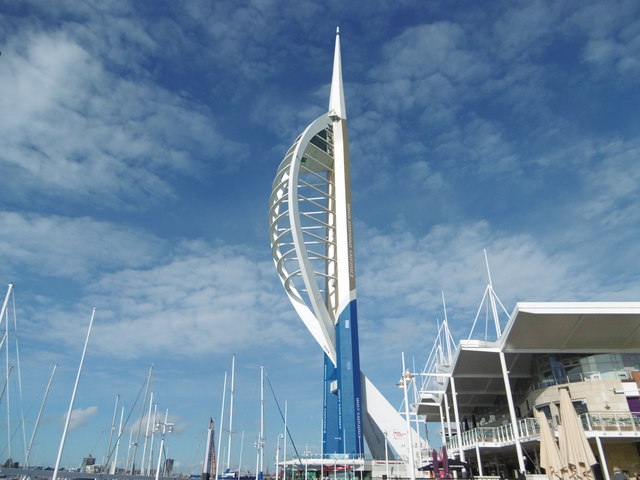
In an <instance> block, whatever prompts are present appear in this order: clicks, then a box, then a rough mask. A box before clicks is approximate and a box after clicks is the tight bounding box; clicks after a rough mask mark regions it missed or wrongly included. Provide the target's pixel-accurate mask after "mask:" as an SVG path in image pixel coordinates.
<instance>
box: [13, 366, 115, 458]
mask: <svg viewBox="0 0 640 480" xmlns="http://www.w3.org/2000/svg"><path fill="white" fill-rule="evenodd" d="M57 368H58V364H57V363H54V364H53V370H52V371H51V376H50V377H49V383H47V388H46V390H45V391H44V398H43V399H42V405H40V411H39V412H38V417H37V418H36V424H35V426H34V427H33V433H32V434H31V440H29V448H27V454H26V455H25V458H24V464H25V465H26V466H27V467H28V466H29V455H30V454H31V447H32V446H33V439H34V438H35V437H36V432H37V431H38V426H39V425H40V419H41V418H42V412H43V410H44V406H45V404H46V403H47V397H48V396H49V389H50V388H51V382H52V381H53V376H54V375H55V373H56V369H57ZM114 421H115V412H114ZM112 432H113V430H112ZM109 449H111V438H109Z"/></svg>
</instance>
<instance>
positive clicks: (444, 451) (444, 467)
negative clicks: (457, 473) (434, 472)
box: [442, 445, 449, 478]
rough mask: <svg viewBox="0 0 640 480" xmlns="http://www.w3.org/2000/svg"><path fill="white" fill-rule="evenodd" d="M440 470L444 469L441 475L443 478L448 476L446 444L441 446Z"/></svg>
mask: <svg viewBox="0 0 640 480" xmlns="http://www.w3.org/2000/svg"><path fill="white" fill-rule="evenodd" d="M442 470H443V471H444V474H443V475H442V476H443V477H444V478H449V455H447V447H446V445H443V446H442Z"/></svg>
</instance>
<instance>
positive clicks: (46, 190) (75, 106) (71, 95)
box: [0, 31, 242, 209]
mask: <svg viewBox="0 0 640 480" xmlns="http://www.w3.org/2000/svg"><path fill="white" fill-rule="evenodd" d="M94 40H97V39H94ZM3 63H4V64H5V68H6V69H7V73H6V74H5V75H2V76H0V89H2V91H3V92H5V95H3V96H2V97H0V108H1V109H2V110H3V111H6V112H11V115H3V116H2V119H0V146H1V147H2V150H3V155H2V158H0V172H1V173H3V174H4V178H11V179H12V181H11V182H9V183H7V184H6V190H5V191H8V192H9V193H10V194H11V195H12V196H13V198H14V199H15V198H21V199H23V201H26V200H27V198H28V197H29V196H33V195H38V197H40V198H42V197H44V198H51V197H54V198H57V199H66V200H71V201H73V202H90V203H94V204H101V205H109V204H110V205H114V206H118V207H120V208H122V207H124V208H128V209H131V208H133V209H136V208H140V207H142V206H146V204H148V203H149V202H150V201H151V200H152V199H153V198H154V197H164V196H170V195H173V194H174V192H173V187H172V186H171V183H170V182H169V181H168V180H169V176H172V175H188V176H193V175H195V174H196V173H197V172H198V171H199V168H200V167H201V165H200V163H199V162H201V161H204V160H205V159H207V160H208V161H211V160H214V159H220V158H221V157H223V156H224V157H225V160H226V161H225V164H224V165H225V169H229V168H233V165H234V162H235V161H237V160H238V159H239V158H240V157H241V156H242V155H241V154H240V151H241V149H240V148H239V147H238V145H235V144H234V143H233V142H230V141H227V140H225V139H224V138H223V137H222V136H221V135H220V134H219V133H218V132H217V127H216V125H215V122H214V121H213V120H212V118H211V113H210V112H208V111H207V110H206V109H203V108H201V107H197V106H196V105H195V104H191V103H190V102H188V101H186V100H184V99H182V98H181V97H180V96H178V95H176V94H174V93H170V92H168V91H166V90H164V89H163V88H161V87H159V86H157V85H154V84H152V83H150V82H148V81H147V80H146V79H145V78H144V77H139V78H137V79H136V77H135V76H134V77H133V78H129V77H127V76H117V75H114V74H113V73H112V72H111V71H110V70H109V69H108V68H106V67H105V65H104V64H103V63H102V62H101V61H100V58H99V57H97V56H95V54H93V53H92V52H91V51H90V50H88V49H86V48H84V46H83V45H81V44H80V43H79V42H78V40H77V39H74V38H73V37H72V36H70V35H69V34H68V33H63V32H60V31H58V32H55V31H54V32H50V33H49V32H48V33H44V32H39V33H32V32H29V31H24V32H21V33H20V34H17V35H16V36H14V37H11V39H10V41H9V43H8V45H7V46H6V47H5V48H4V49H3ZM229 158H232V159H234V161H232V162H229V161H228V159H229ZM29 201H33V199H32V198H29ZM36 201H37V199H36ZM40 201H42V200H40Z"/></svg>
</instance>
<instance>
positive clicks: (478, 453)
mask: <svg viewBox="0 0 640 480" xmlns="http://www.w3.org/2000/svg"><path fill="white" fill-rule="evenodd" d="M476 458H477V459H478V476H480V477H483V476H484V474H483V473H482V459H481V458H480V447H479V446H478V444H477V443H476Z"/></svg>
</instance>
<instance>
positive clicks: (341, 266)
mask: <svg viewBox="0 0 640 480" xmlns="http://www.w3.org/2000/svg"><path fill="white" fill-rule="evenodd" d="M329 117H330V118H331V121H332V122H333V151H334V161H333V175H334V182H333V185H334V189H335V190H334V192H333V201H334V202H335V205H334V208H332V210H333V214H334V215H335V231H333V232H331V231H330V233H332V234H333V235H334V236H335V238H332V239H331V240H332V242H331V243H332V244H333V245H332V247H331V248H335V252H334V255H333V256H334V258H335V262H329V263H328V268H329V270H331V269H333V268H335V270H336V271H335V272H332V271H329V272H327V273H329V274H330V275H331V274H334V273H335V277H336V278H337V285H336V289H335V293H334V297H333V298H331V297H329V299H328V301H329V304H330V305H329V306H330V308H331V309H332V310H333V314H334V315H335V318H334V321H337V317H338V315H339V314H340V312H342V310H344V308H345V307H346V306H347V305H348V304H349V303H350V302H351V300H353V299H355V295H356V291H355V288H356V277H355V262H354V253H353V230H352V219H351V211H352V209H351V179H350V174H349V140H348V135H347V108H346V106H345V101H344V85H343V82H342V57H341V54H340V29H339V28H337V29H336V46H335V53H334V56H333V75H332V79H331V93H330V94H329ZM329 223H331V222H329ZM331 256H332V255H329V257H331Z"/></svg>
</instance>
